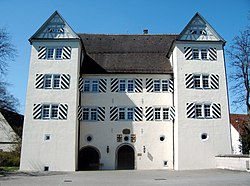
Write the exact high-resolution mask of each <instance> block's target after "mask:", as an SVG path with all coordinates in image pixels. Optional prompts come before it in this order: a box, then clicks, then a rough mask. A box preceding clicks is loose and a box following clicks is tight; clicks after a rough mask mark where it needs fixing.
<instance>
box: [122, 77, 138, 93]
mask: <svg viewBox="0 0 250 186" xmlns="http://www.w3.org/2000/svg"><path fill="white" fill-rule="evenodd" d="M134 87H135V85H134V80H133V79H120V80H119V92H134Z"/></svg>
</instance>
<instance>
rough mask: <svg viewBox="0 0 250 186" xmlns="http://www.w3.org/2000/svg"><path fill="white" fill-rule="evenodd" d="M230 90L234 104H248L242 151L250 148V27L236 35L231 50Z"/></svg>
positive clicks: (244, 151) (229, 54) (229, 51)
mask: <svg viewBox="0 0 250 186" xmlns="http://www.w3.org/2000/svg"><path fill="white" fill-rule="evenodd" d="M227 53H228V56H229V57H230V59H231V61H230V67H231V71H230V76H229V79H230V85H231V86H230V92H231V93H232V94H233V99H234V100H233V104H234V105H236V106H238V108H239V107H242V106H244V105H245V106H246V108H247V115H248V121H247V124H246V125H244V135H242V136H241V142H242V146H241V148H242V152H243V153H249V150H250V138H249V136H250V27H249V26H248V27H247V28H246V29H245V30H244V31H241V32H240V33H239V35H238V36H236V37H234V39H233V43H232V45H231V46H230V50H228V51H227Z"/></svg>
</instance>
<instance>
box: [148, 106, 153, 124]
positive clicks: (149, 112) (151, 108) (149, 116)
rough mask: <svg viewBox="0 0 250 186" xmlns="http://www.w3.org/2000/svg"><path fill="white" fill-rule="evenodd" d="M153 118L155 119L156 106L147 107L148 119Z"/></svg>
mask: <svg viewBox="0 0 250 186" xmlns="http://www.w3.org/2000/svg"><path fill="white" fill-rule="evenodd" d="M153 120H154V108H153V107H146V121H153Z"/></svg>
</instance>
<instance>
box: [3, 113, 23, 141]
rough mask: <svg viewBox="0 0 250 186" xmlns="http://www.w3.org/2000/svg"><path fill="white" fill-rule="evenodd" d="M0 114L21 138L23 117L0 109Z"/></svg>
mask: <svg viewBox="0 0 250 186" xmlns="http://www.w3.org/2000/svg"><path fill="white" fill-rule="evenodd" d="M0 112H1V114H2V115H3V117H4V118H5V119H6V121H7V122H8V123H9V125H10V126H11V128H12V129H13V130H14V131H15V132H16V134H17V135H18V136H19V137H22V131H23V121H24V116H23V115H21V114H18V113H15V112H12V111H8V110H6V109H0Z"/></svg>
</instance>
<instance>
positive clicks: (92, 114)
mask: <svg viewBox="0 0 250 186" xmlns="http://www.w3.org/2000/svg"><path fill="white" fill-rule="evenodd" d="M82 120H84V121H97V108H86V107H85V108H83V115H82Z"/></svg>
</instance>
